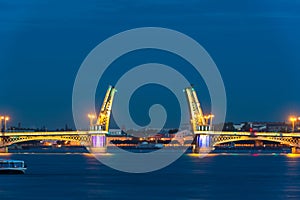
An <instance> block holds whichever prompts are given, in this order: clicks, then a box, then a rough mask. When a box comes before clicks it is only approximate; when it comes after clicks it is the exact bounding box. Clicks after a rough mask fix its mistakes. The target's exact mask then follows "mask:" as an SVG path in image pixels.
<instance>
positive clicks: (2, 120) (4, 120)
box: [0, 116, 10, 132]
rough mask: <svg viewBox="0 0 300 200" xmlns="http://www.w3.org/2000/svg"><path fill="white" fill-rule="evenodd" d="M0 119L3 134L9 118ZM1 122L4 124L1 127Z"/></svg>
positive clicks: (2, 117)
mask: <svg viewBox="0 0 300 200" xmlns="http://www.w3.org/2000/svg"><path fill="white" fill-rule="evenodd" d="M0 119H1V129H2V132H5V131H6V124H7V121H9V120H10V117H9V116H0ZM3 122H4V126H3Z"/></svg>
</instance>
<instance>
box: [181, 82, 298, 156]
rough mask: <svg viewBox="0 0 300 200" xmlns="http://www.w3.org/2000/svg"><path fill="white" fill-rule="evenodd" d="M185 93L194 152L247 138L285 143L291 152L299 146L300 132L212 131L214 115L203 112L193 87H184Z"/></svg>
mask: <svg viewBox="0 0 300 200" xmlns="http://www.w3.org/2000/svg"><path fill="white" fill-rule="evenodd" d="M185 93H186V98H187V102H188V104H189V111H190V119H191V122H190V123H191V126H192V132H193V134H194V135H195V137H196V138H195V141H196V145H195V146H194V149H193V150H194V152H200V151H201V150H203V151H209V150H210V149H211V148H212V147H214V146H217V145H220V144H224V143H230V142H237V141H249V140H255V141H271V142H277V143H280V144H285V145H288V146H290V147H292V151H293V152H296V150H297V148H300V133H277V132H224V131H223V132H222V131H213V130H212V123H211V120H212V118H213V117H214V116H213V115H206V116H205V115H204V114H203V111H202V108H201V105H200V102H199V100H198V97H197V94H196V92H195V90H194V88H193V87H188V88H186V89H185ZM209 122H210V123H209Z"/></svg>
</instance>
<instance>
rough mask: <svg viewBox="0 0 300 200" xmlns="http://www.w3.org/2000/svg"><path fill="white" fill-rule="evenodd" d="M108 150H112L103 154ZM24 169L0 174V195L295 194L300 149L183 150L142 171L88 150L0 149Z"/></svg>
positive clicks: (299, 188) (299, 195) (299, 191)
mask: <svg viewBox="0 0 300 200" xmlns="http://www.w3.org/2000/svg"><path fill="white" fill-rule="evenodd" d="M103 155H105V156H114V155H113V154H103ZM1 158H4V159H21V160H25V161H26V163H27V165H28V171H27V174H26V175H23V176H22V175H17V176H8V175H2V176H0V199H1V200H6V199H17V198H22V199H122V200H124V199H125V200H126V199H164V200H166V199H230V200H232V199H239V200H240V199H287V198H294V199H300V179H299V177H300V155H294V154H287V155H284V154H280V155H278V154H257V155H255V156H253V154H230V153H226V154H209V155H208V156H207V157H205V158H199V155H197V154H186V155H184V156H183V157H182V158H180V159H179V160H178V161H176V162H175V163H173V164H172V165H171V166H169V167H167V168H165V169H163V170H160V171H157V172H152V173H148V174H127V173H123V172H118V171H115V170H113V169H110V168H108V167H106V166H105V165H103V164H101V163H100V162H99V161H97V160H96V159H95V158H94V157H93V155H92V154H89V153H68V154H67V153H64V154H63V153H46V154H45V153H30V154H22V153H18V154H0V159H1Z"/></svg>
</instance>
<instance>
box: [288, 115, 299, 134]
mask: <svg viewBox="0 0 300 200" xmlns="http://www.w3.org/2000/svg"><path fill="white" fill-rule="evenodd" d="M298 119H299V118H298ZM290 121H291V122H292V132H295V122H296V121H297V118H296V117H290Z"/></svg>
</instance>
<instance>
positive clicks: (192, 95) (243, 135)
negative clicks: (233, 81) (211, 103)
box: [0, 86, 300, 152]
mask: <svg viewBox="0 0 300 200" xmlns="http://www.w3.org/2000/svg"><path fill="white" fill-rule="evenodd" d="M184 91H185V94H186V98H187V102H188V106H189V113H190V124H191V128H192V132H193V135H194V137H195V142H196V143H195V145H194V147H193V151H194V152H200V151H201V150H204V151H206V150H210V149H211V148H212V147H214V146H217V145H220V144H224V143H229V142H237V141H249V140H260V141H272V142H277V143H280V144H285V145H288V146H290V147H292V149H293V151H294V152H295V151H296V149H297V148H300V133H270V132H221V131H213V130H212V119H213V117H214V115H212V114H210V115H204V114H203V111H202V108H201V105H200V102H199V99H198V97H197V94H196V91H195V89H194V88H193V87H187V88H185V90H184ZM115 92H116V89H115V88H114V87H112V86H109V88H108V90H107V92H106V95H105V98H104V101H103V104H102V107H101V109H100V112H99V115H98V117H97V120H96V123H95V124H94V122H93V120H94V119H96V116H93V115H89V118H90V130H89V131H71V132H3V133H2V135H1V136H0V152H5V151H7V147H8V146H10V145H12V144H16V143H20V142H26V141H33V140H37V141H41V140H61V141H75V142H79V143H80V144H81V145H84V146H87V147H88V148H89V149H90V150H91V151H92V152H105V151H106V147H107V142H108V141H107V137H106V134H107V133H108V129H109V122H110V114H111V109H112V104H113V99H114V96H115Z"/></svg>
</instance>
